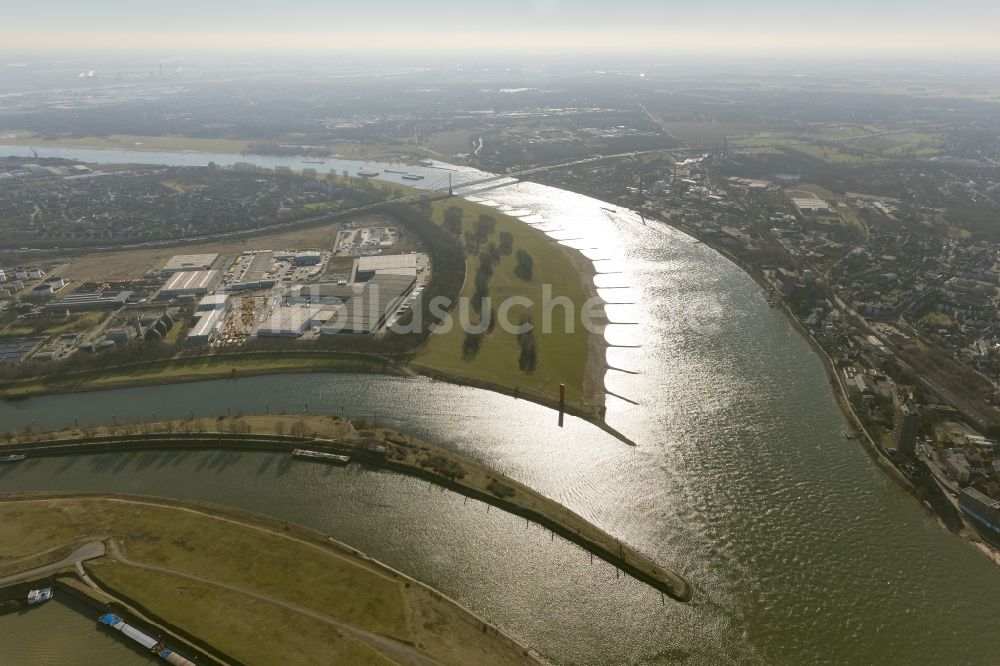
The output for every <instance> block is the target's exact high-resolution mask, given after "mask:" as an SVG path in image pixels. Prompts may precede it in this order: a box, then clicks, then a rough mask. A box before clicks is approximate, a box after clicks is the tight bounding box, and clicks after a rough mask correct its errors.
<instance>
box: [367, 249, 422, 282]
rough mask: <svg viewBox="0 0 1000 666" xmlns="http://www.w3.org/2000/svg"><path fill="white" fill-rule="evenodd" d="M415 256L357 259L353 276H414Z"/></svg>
mask: <svg viewBox="0 0 1000 666" xmlns="http://www.w3.org/2000/svg"><path fill="white" fill-rule="evenodd" d="M417 256H418V255H416V254H413V253H411V254H379V255H373V256H368V257H358V259H357V261H356V262H355V264H354V274H355V276H357V275H359V274H367V275H372V274H375V275H416V274H417Z"/></svg>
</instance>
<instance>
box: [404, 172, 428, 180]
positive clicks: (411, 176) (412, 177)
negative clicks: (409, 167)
mask: <svg viewBox="0 0 1000 666" xmlns="http://www.w3.org/2000/svg"><path fill="white" fill-rule="evenodd" d="M423 179H424V177H423V176H418V175H416V174H413V173H408V174H406V175H405V176H403V180H423Z"/></svg>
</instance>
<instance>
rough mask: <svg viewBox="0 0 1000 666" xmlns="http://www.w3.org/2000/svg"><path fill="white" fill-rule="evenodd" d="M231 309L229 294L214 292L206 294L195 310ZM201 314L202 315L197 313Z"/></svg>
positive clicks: (197, 311)
mask: <svg viewBox="0 0 1000 666" xmlns="http://www.w3.org/2000/svg"><path fill="white" fill-rule="evenodd" d="M228 309H229V294H213V295H211V296H206V297H204V298H203V299H201V300H200V301H198V307H197V308H195V312H196V313H199V312H209V311H212V310H223V311H225V310H228ZM196 316H201V315H196Z"/></svg>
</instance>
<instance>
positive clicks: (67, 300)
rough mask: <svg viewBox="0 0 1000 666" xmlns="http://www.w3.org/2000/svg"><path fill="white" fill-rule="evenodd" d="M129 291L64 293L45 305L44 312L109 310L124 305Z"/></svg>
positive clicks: (129, 293)
mask: <svg viewBox="0 0 1000 666" xmlns="http://www.w3.org/2000/svg"><path fill="white" fill-rule="evenodd" d="M130 296H132V292H131V291H127V290H122V291H113V290H108V291H77V292H74V293H72V294H66V295H65V296H63V297H62V298H60V299H59V300H56V301H52V302H51V303H48V304H46V305H45V307H44V309H45V311H46V312H65V311H67V310H69V311H70V312H85V311H87V310H111V309H115V308H120V307H122V306H124V305H125V304H126V303H127V302H128V299H129V297H130Z"/></svg>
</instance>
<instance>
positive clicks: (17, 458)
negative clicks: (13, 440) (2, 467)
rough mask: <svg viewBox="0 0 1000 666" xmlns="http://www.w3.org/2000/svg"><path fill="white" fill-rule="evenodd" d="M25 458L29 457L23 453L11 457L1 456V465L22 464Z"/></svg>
mask: <svg viewBox="0 0 1000 666" xmlns="http://www.w3.org/2000/svg"><path fill="white" fill-rule="evenodd" d="M25 458H27V456H26V455H24V454H23V453H12V454H10V455H9V456H0V463H5V462H21V461H22V460H24V459H25Z"/></svg>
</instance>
